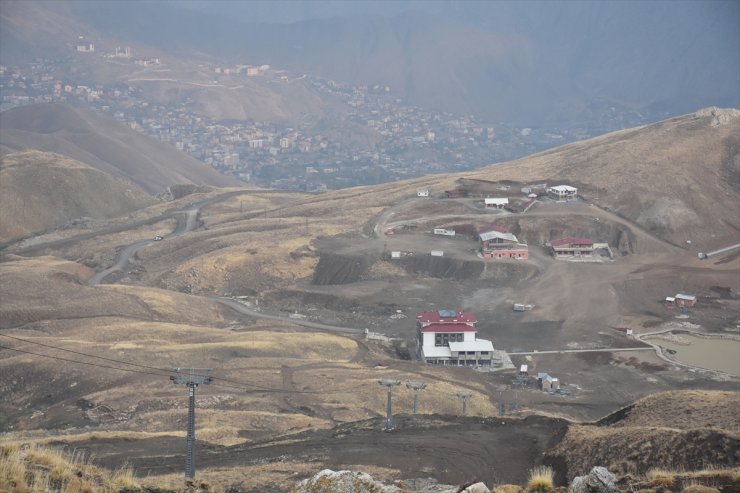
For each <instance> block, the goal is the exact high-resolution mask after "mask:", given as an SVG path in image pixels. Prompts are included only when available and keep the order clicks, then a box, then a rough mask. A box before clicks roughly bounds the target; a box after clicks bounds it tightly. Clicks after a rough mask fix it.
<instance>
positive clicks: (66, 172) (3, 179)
mask: <svg viewBox="0 0 740 493" xmlns="http://www.w3.org/2000/svg"><path fill="white" fill-rule="evenodd" d="M152 202H153V199H152V198H151V197H149V196H148V195H147V194H145V193H144V192H143V191H142V190H141V189H140V188H138V187H136V186H135V185H133V184H132V183H130V182H127V181H124V180H122V179H120V178H116V177H113V176H111V175H109V174H108V173H104V172H102V171H99V170H96V169H95V168H91V167H90V166H88V165H86V164H84V163H81V162H79V161H75V160H73V159H70V158H67V157H64V156H60V155H59V154H52V153H46V152H38V151H29V152H22V153H14V154H8V155H6V156H3V157H2V158H0V211H1V213H2V220H1V221H0V241H6V240H9V239H12V238H18V237H23V236H26V235H29V234H31V233H35V232H40V231H44V230H47V229H50V228H56V227H59V226H61V225H62V224H64V223H66V222H67V221H69V220H70V219H75V218H79V217H92V218H96V219H103V218H109V217H115V216H119V215H122V214H126V213H128V212H131V211H134V210H136V209H140V208H142V207H146V206H148V205H150V204H151V203H152Z"/></svg>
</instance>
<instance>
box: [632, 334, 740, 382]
mask: <svg viewBox="0 0 740 493" xmlns="http://www.w3.org/2000/svg"><path fill="white" fill-rule="evenodd" d="M645 340H646V341H648V342H651V343H653V344H657V345H658V346H660V347H662V348H664V349H667V350H668V351H667V352H668V353H669V354H668V356H669V357H670V358H671V359H674V360H676V361H677V362H679V363H685V364H687V365H691V366H698V367H699V368H707V369H709V370H718V371H723V372H725V373H729V374H731V375H735V376H739V377H740V340H738V339H729V338H720V337H700V336H695V335H692V334H687V333H685V332H677V333H673V332H670V333H668V334H665V335H659V336H653V337H646V338H645ZM674 351H675V353H674Z"/></svg>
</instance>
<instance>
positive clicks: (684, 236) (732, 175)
mask: <svg viewBox="0 0 740 493" xmlns="http://www.w3.org/2000/svg"><path fill="white" fill-rule="evenodd" d="M466 177H469V178H477V179H486V180H513V181H517V182H525V183H535V182H547V183H548V184H549V185H559V184H571V185H574V186H577V187H579V192H580V193H581V194H582V195H583V196H584V197H586V198H587V199H588V200H591V201H595V202H596V201H597V197H598V201H597V203H598V204H600V205H601V206H605V207H609V208H610V209H612V210H614V211H616V212H617V213H618V214H620V215H622V216H624V217H626V218H628V219H630V220H632V221H635V222H636V223H638V224H640V225H641V226H643V227H644V228H646V229H648V230H650V231H651V232H653V233H655V234H657V235H659V236H661V237H662V238H664V239H666V240H669V241H671V242H673V243H676V244H682V245H683V244H686V241H687V240H690V241H691V242H692V244H694V245H695V246H697V245H698V246H701V247H712V246H724V245H725V244H726V243H727V242H728V241H729V242H732V241H734V242H737V241H736V240H737V238H738V237H739V236H740V205H738V204H739V202H738V200H737V197H738V192H739V191H740V111H739V110H732V109H730V110H724V109H717V108H707V109H705V110H701V111H698V112H696V113H695V114H690V115H685V116H681V117H677V118H672V119H669V120H665V121H662V122H659V123H656V124H654V125H648V126H645V127H638V128H632V129H627V130H621V131H618V132H613V133H609V134H606V135H603V136H601V137H596V138H594V139H589V140H586V141H583V142H576V143H573V144H568V145H565V146H562V147H558V148H556V149H552V150H549V151H546V152H542V153H539V154H535V155H533V156H528V157H525V158H521V159H518V160H515V161H511V162H508V163H505V164H501V165H497V166H492V167H488V168H485V169H482V170H480V171H478V172H476V173H472V174H469V175H466ZM597 187H598V190H597Z"/></svg>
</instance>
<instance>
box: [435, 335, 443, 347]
mask: <svg viewBox="0 0 740 493" xmlns="http://www.w3.org/2000/svg"><path fill="white" fill-rule="evenodd" d="M434 345H435V346H441V345H442V334H435V336H434Z"/></svg>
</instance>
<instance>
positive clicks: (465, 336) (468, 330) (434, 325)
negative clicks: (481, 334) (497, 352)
mask: <svg viewBox="0 0 740 493" xmlns="http://www.w3.org/2000/svg"><path fill="white" fill-rule="evenodd" d="M477 323H478V319H477V317H476V316H475V315H474V314H473V313H471V312H463V311H455V310H437V311H428V312H421V313H419V314H418V315H417V316H416V325H417V336H418V349H419V355H420V356H421V359H422V360H424V361H425V362H427V363H431V364H441V365H457V366H478V365H485V366H490V365H491V362H492V360H493V344H492V343H491V341H488V340H485V339H478V338H477V337H476V334H477V332H478V329H477V328H476V327H475V325H476V324H477Z"/></svg>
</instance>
